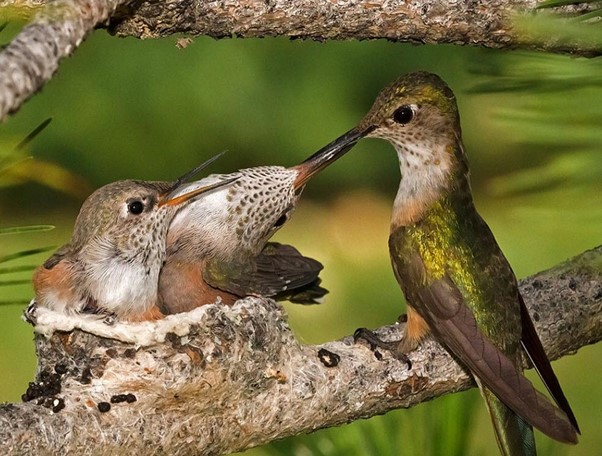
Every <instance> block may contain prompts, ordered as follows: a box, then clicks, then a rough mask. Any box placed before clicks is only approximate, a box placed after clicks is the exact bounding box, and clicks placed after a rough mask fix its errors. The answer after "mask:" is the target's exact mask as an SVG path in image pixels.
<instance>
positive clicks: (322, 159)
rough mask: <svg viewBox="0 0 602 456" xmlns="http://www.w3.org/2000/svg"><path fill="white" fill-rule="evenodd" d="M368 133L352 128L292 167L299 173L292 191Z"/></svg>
mask: <svg viewBox="0 0 602 456" xmlns="http://www.w3.org/2000/svg"><path fill="white" fill-rule="evenodd" d="M368 133H369V131H367V130H359V129H357V128H353V129H352V130H349V131H348V132H347V133H345V134H344V135H342V136H339V137H338V138H337V139H335V140H334V141H332V142H331V143H330V144H328V145H326V146H324V147H322V148H321V149H320V150H319V151H317V152H316V153H315V154H313V155H312V156H311V157H309V158H308V159H307V160H305V161H304V162H303V163H301V164H300V165H297V166H294V167H293V169H296V170H297V171H298V173H299V174H298V175H297V178H296V179H295V183H294V184H293V187H294V189H295V190H297V189H299V188H301V187H303V186H304V185H305V184H306V183H307V181H308V180H310V179H311V178H312V177H313V176H315V175H316V174H317V173H319V172H320V171H322V170H323V169H324V168H326V167H327V166H328V165H330V164H331V163H334V162H335V161H336V160H338V159H339V158H340V157H342V156H343V155H345V154H346V153H347V152H348V151H349V150H351V148H353V146H355V143H357V142H358V141H359V140H360V139H361V138H363V137H364V136H365V135H367V134H368Z"/></svg>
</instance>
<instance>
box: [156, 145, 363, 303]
mask: <svg viewBox="0 0 602 456" xmlns="http://www.w3.org/2000/svg"><path fill="white" fill-rule="evenodd" d="M357 138H359V135H355V139H356V140H357ZM339 142H341V143H343V144H344V146H343V147H339V146H338V144H339ZM354 143H355V141H354V138H353V137H349V136H347V137H345V138H344V140H343V139H341V138H339V139H338V140H337V141H335V142H333V143H331V144H329V145H327V146H325V147H324V148H322V149H321V150H319V151H318V152H316V153H315V154H314V155H312V156H311V157H310V158H308V159H307V160H306V161H304V162H303V163H301V164H299V165H297V166H293V167H291V168H284V167H282V166H259V167H256V168H248V169H242V170H240V171H237V172H235V173H232V174H221V175H219V174H216V175H211V176H208V177H206V178H204V179H202V180H200V181H198V182H194V183H191V184H189V186H188V187H184V188H182V191H184V192H187V191H191V189H195V188H196V187H197V186H198V185H201V186H205V185H215V184H218V183H220V182H223V181H224V180H232V179H236V181H235V182H234V183H233V184H232V185H230V186H228V187H227V188H222V189H219V190H216V191H214V192H212V193H211V194H210V195H206V196H205V197H204V198H202V199H198V200H195V201H194V202H192V203H191V204H189V205H188V206H187V207H185V208H184V209H182V210H181V211H180V212H178V214H177V215H176V217H175V218H174V219H173V221H172V223H171V226H170V228H169V232H168V234H167V257H166V260H165V265H164V266H163V269H162V270H161V275H160V278H159V297H160V303H161V304H160V306H161V310H162V311H163V312H164V313H178V312H185V311H189V310H191V309H194V308H195V307H198V306H201V305H204V304H209V303H213V302H215V300H216V299H217V298H218V297H219V298H221V300H222V302H224V303H226V304H232V303H233V302H234V301H236V300H237V299H239V298H241V297H244V296H249V295H254V296H265V297H272V298H275V299H287V300H290V301H291V302H297V303H303V304H313V303H318V302H320V300H321V298H322V297H323V295H324V294H326V293H327V291H326V290H325V289H323V288H321V287H320V286H319V284H320V279H319V277H318V276H319V273H320V271H321V270H322V265H321V264H320V263H319V262H318V261H316V260H313V259H311V258H307V257H304V256H303V255H301V254H300V253H299V252H298V251H297V250H296V249H295V248H294V247H292V246H289V245H282V244H279V243H274V242H268V240H269V239H270V238H271V237H272V236H273V235H274V233H275V232H276V231H278V230H279V229H280V228H281V227H282V226H283V225H284V224H285V223H286V222H287V221H288V219H289V217H290V216H291V214H292V213H293V211H294V210H295V207H296V205H297V202H298V200H299V198H300V196H301V192H302V191H303V188H304V186H305V184H306V182H307V181H308V180H309V179H311V178H312V177H313V176H314V175H316V174H317V173H318V172H319V171H321V170H322V169H324V168H325V167H326V166H328V165H329V164H331V163H332V162H334V161H335V160H336V159H338V158H339V157H341V156H342V155H343V154H344V153H345V152H347V151H348V150H349V149H350V148H351V147H352V146H353V144H354Z"/></svg>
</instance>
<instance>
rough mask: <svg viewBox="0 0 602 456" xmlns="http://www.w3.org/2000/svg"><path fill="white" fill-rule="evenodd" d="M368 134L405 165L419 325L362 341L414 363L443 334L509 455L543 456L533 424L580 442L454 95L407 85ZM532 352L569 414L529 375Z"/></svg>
mask: <svg viewBox="0 0 602 456" xmlns="http://www.w3.org/2000/svg"><path fill="white" fill-rule="evenodd" d="M358 133H359V134H360V135H362V136H363V137H371V138H381V139H385V140H386V141H388V142H389V143H391V145H392V146H393V147H394V148H395V150H396V152H397V155H398V158H399V166H400V171H401V181H400V185H399V189H398V192H397V195H396V197H395V202H394V204H393V211H392V217H391V228H390V237H389V251H390V256H391V263H392V266H393V271H394V274H395V277H396V279H397V281H398V282H399V285H400V287H401V289H402V291H403V293H404V295H405V298H406V301H407V325H406V329H405V333H404V336H403V338H402V339H401V340H400V341H396V342H383V341H380V340H379V339H378V338H377V337H376V336H375V335H374V334H373V333H371V332H370V331H368V330H365V329H360V330H358V332H357V333H356V334H357V336H359V337H361V338H365V339H367V340H368V341H369V342H370V343H371V344H373V345H375V346H380V347H382V348H385V349H389V350H392V351H393V352H394V353H397V354H404V353H407V352H408V351H411V350H413V349H415V348H416V347H417V346H418V345H419V344H420V342H421V341H422V340H423V339H424V338H425V337H427V335H429V334H432V335H433V336H434V337H435V338H436V339H437V340H438V341H439V342H440V343H441V344H442V345H443V346H444V347H445V348H446V349H447V350H448V351H449V352H450V354H451V355H452V356H453V357H454V358H455V359H457V360H458V361H459V362H460V363H461V364H462V365H463V366H464V367H465V368H466V369H467V371H468V372H469V373H470V374H472V376H473V377H474V379H475V381H476V383H477V385H478V386H479V388H480V390H481V393H482V396H483V397H484V399H485V402H486V405H487V408H488V410H489V413H490V415H491V419H492V421H493V427H494V431H495V435H496V439H497V443H498V446H499V448H500V451H501V453H502V454H503V455H505V456H515V455H534V454H536V449H535V441H534V437H533V428H532V427H536V428H537V429H539V430H540V431H542V432H543V433H545V434H546V435H548V436H550V437H551V438H553V439H556V440H558V441H560V442H564V443H577V434H578V433H579V432H580V431H579V427H578V424H577V421H576V419H575V416H574V414H573V412H572V410H571V407H570V405H569V403H568V401H567V399H566V397H565V395H564V393H563V391H562V389H561V387H560V384H559V382H558V379H557V378H556V375H555V374H554V371H553V370H552V367H551V365H550V362H549V360H548V358H547V356H546V354H545V351H544V349H543V346H542V344H541V341H540V339H539V337H538V336H537V333H536V331H535V327H534V325H533V322H532V320H531V317H530V316H529V313H528V311H527V309H526V307H525V304H524V302H523V299H522V297H521V295H520V292H519V290H518V285H517V280H516V276H515V275H514V272H513V271H512V268H511V266H510V264H509V263H508V261H507V259H506V258H505V257H504V254H503V253H502V251H501V250H500V247H499V246H498V244H497V242H496V240H495V237H494V235H493V234H492V232H491V230H490V229H489V227H488V226H487V224H486V223H485V221H484V220H483V219H482V218H481V216H480V215H479V213H478V212H477V210H476V208H475V205H474V202H473V198H472V192H471V187H470V181H469V167H468V161H467V158H466V155H465V152H464V146H463V144H462V134H461V128H460V116H459V112H458V107H457V104H456V98H455V96H454V93H453V92H452V90H451V89H450V88H449V87H448V86H447V85H446V83H445V82H444V81H443V80H441V78H439V77H438V76H437V75H434V74H431V73H426V72H417V73H412V74H408V75H406V76H402V77H401V78H399V79H397V80H396V81H395V82H393V83H392V84H391V85H390V86H388V87H386V88H385V89H384V90H383V91H382V92H381V93H380V94H379V95H378V97H377V99H376V101H375V103H374V105H373V106H372V108H371V109H370V111H369V112H368V114H367V115H366V116H365V117H364V118H363V119H362V120H361V121H360V122H359V124H358V126H357V127H356V128H355V129H352V130H351V131H350V132H348V133H347V135H346V136H347V137H355V134H358ZM344 137H345V135H344ZM523 353H526V355H527V356H528V357H529V359H530V360H531V362H532V364H533V365H534V367H535V368H536V370H537V372H538V373H539V376H540V377H541V379H542V381H543V383H544V384H545V385H546V387H547V389H548V391H549V392H550V394H551V396H552V397H553V398H554V400H555V402H556V404H557V405H558V407H556V406H555V405H553V404H552V403H551V402H550V400H549V399H548V398H547V397H546V396H544V395H543V394H541V393H540V392H538V391H537V390H536V389H535V388H534V387H533V385H532V384H531V383H530V381H529V380H528V379H526V378H525V377H524V375H523V373H522V369H521V367H520V363H521V359H522V358H521V357H522V356H523Z"/></svg>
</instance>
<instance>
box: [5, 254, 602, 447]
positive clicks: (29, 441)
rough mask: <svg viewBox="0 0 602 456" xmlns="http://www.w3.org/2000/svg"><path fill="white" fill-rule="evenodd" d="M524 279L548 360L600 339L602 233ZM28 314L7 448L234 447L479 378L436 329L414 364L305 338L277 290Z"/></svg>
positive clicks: (395, 333)
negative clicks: (121, 308)
mask: <svg viewBox="0 0 602 456" xmlns="http://www.w3.org/2000/svg"><path fill="white" fill-rule="evenodd" d="M521 291H522V293H523V295H524V297H525V301H526V303H527V306H528V307H529V309H530V312H531V314H532V315H533V318H534V320H535V323H536V326H537V329H538V332H539V334H540V336H541V338H542V341H543V343H544V346H545V347H546V350H547V352H548V355H549V357H550V358H551V359H556V358H558V357H561V356H564V355H566V354H571V353H574V352H576V351H577V350H578V349H579V348H580V347H582V346H585V345H588V344H593V343H596V342H597V341H599V340H600V339H602V246H601V247H598V248H597V249H595V250H592V251H589V252H585V253H583V254H581V255H580V256H578V257H575V258H573V259H572V260H570V261H568V262H566V263H563V264H560V265H558V266H556V267H554V268H552V269H550V270H548V271H545V272H541V273H539V274H536V275H535V276H533V277H530V278H528V279H525V280H523V281H522V282H521ZM392 305H395V304H394V303H392ZM30 316H31V317H32V318H33V319H34V320H35V321H36V323H37V326H36V330H37V331H39V332H41V333H44V334H46V336H48V338H47V337H46V336H45V335H41V334H38V335H37V336H36V346H37V350H38V356H39V368H38V378H37V382H36V383H34V384H32V385H31V386H30V388H29V390H28V392H27V398H28V399H30V400H29V402H26V403H23V404H5V405H3V406H0V442H1V444H2V448H3V450H4V451H5V454H58V453H59V452H61V453H73V454H149V455H151V454H173V455H187V454H203V455H213V454H225V453H230V452H233V451H240V450H243V449H245V448H249V447H253V446H256V445H261V444H264V443H267V442H270V441H272V440H275V439H279V438H283V437H287V436H291V435H296V434H300V433H305V432H310V431H312V430H315V429H319V428H325V427H329V426H335V425H338V424H341V423H348V422H351V421H353V420H356V419H358V418H366V417H370V416H373V415H378V414H382V413H385V412H386V411H388V410H391V409H395V408H400V407H412V406H414V405H416V404H419V403H421V402H423V401H426V400H429V399H432V398H434V397H437V396H441V395H443V394H447V393H451V392H455V391H460V390H463V389H467V388H470V387H472V386H474V385H473V382H472V381H471V379H470V378H469V377H468V376H467V375H466V374H465V372H464V371H463V370H462V369H461V368H460V367H459V366H458V365H457V364H456V363H455V362H454V361H453V360H452V358H450V356H449V355H447V353H446V352H445V351H444V350H443V349H442V348H441V347H440V346H439V345H438V344H436V343H435V342H433V341H427V342H425V343H424V344H423V345H422V346H421V347H420V348H419V349H418V350H417V351H415V352H412V353H411V354H410V360H411V367H410V368H408V366H407V365H406V364H405V363H403V362H400V361H397V360H396V359H393V358H392V357H391V356H389V355H388V354H387V353H383V354H382V357H381V359H377V357H376V356H375V355H374V353H372V352H371V351H370V350H369V349H368V348H367V347H366V346H364V345H362V344H357V345H355V344H353V342H352V339H351V338H349V337H348V338H345V339H343V340H339V341H334V342H329V343H326V344H322V345H318V346H316V345H302V344H300V343H299V342H298V341H297V340H296V339H295V337H294V336H293V334H292V333H291V331H290V329H289V327H288V324H287V321H286V316H285V314H284V312H283V310H282V308H281V307H280V306H279V305H278V304H277V303H275V302H273V301H271V300H267V299H258V298H247V299H245V300H241V301H238V302H237V303H236V304H235V305H234V306H232V307H229V306H225V305H219V304H214V305H208V306H205V307H203V308H200V309H196V310H195V311H193V312H190V313H188V314H180V315H174V316H170V317H167V318H166V319H165V320H162V321H160V322H153V323H144V324H136V325H134V324H115V325H111V324H109V323H110V322H104V321H99V320H97V319H96V320H94V319H92V320H91V319H84V318H79V317H65V316H61V315H57V314H54V313H52V312H49V311H44V310H43V309H37V310H34V311H33V312H30ZM82 329H83V330H82ZM402 329H403V325H402V324H400V325H395V326H391V327H386V328H381V330H380V332H381V334H382V335H383V336H385V337H387V338H398V337H399V336H400V334H401V331H402ZM95 334H96V335H95Z"/></svg>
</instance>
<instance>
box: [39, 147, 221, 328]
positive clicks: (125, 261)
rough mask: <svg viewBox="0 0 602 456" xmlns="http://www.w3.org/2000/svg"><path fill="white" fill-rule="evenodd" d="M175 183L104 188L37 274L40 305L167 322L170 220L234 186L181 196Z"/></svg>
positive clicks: (207, 187) (88, 202)
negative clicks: (163, 292)
mask: <svg viewBox="0 0 602 456" xmlns="http://www.w3.org/2000/svg"><path fill="white" fill-rule="evenodd" d="M215 158H217V157H214V158H213V159H211V160H209V161H207V162H205V163H203V165H201V166H199V167H197V168H195V169H194V170H192V171H191V172H189V173H187V174H186V175H184V176H182V177H181V178H180V179H178V180H176V181H175V182H151V181H140V180H124V181H118V182H114V183H111V184H108V185H105V186H104V187H101V188H99V189H98V190H96V191H95V192H94V193H92V194H91V195H90V196H89V197H88V198H87V199H86V200H85V201H84V204H83V205H82V207H81V210H80V212H79V215H78V216H77V219H76V221H75V227H74V231H73V235H72V237H71V241H70V242H69V243H68V244H66V245H64V246H63V247H61V248H60V249H59V250H57V251H56V252H55V253H54V254H53V255H52V256H51V257H50V258H49V259H48V260H47V261H46V262H45V263H44V264H43V265H42V266H40V267H38V268H37V269H36V271H35V273H34V276H33V285H34V290H35V295H36V302H37V303H38V305H40V306H42V307H46V308H49V309H52V310H55V311H58V312H64V313H70V314H75V313H81V312H87V313H105V314H109V315H113V316H115V317H116V318H117V319H118V320H124V321H143V320H156V319H160V318H162V317H163V315H162V314H161V312H160V311H159V309H158V307H157V290H158V281H159V271H160V268H161V266H162V263H163V260H164V258H165V239H166V235H167V230H168V227H169V223H170V222H171V220H172V219H173V217H174V216H175V215H176V213H177V212H178V210H180V209H181V208H182V207H185V206H186V204H188V203H189V202H190V201H191V200H192V199H193V198H195V197H197V196H199V195H202V194H203V193H207V192H209V191H211V190H217V189H219V187H222V186H226V185H228V184H230V183H232V182H233V179H223V180H220V181H219V182H213V183H210V184H207V185H203V186H196V187H195V188H194V189H191V190H190V191H188V192H182V191H181V190H182V187H186V186H187V184H186V183H184V180H185V179H187V178H188V177H189V176H190V175H193V174H196V173H197V172H198V171H199V170H200V169H202V168H203V167H205V166H207V165H208V164H209V163H210V162H212V161H213V160H214V159H215Z"/></svg>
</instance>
